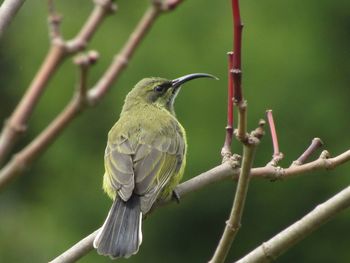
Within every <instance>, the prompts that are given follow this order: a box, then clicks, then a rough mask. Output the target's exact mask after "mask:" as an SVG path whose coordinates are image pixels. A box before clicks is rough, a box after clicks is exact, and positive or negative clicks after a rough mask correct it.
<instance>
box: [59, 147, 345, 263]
mask: <svg viewBox="0 0 350 263" xmlns="http://www.w3.org/2000/svg"><path fill="white" fill-rule="evenodd" d="M347 161H350V150H348V151H346V152H344V153H342V154H340V155H338V156H336V157H334V158H329V159H322V158H319V159H318V160H316V161H313V162H311V163H308V164H303V165H300V166H295V167H289V168H286V169H285V170H283V172H279V170H278V169H277V168H276V167H273V166H265V167H259V168H253V169H251V173H250V176H251V177H257V178H268V179H270V178H279V179H281V178H286V179H287V178H290V177H293V176H296V175H301V174H305V173H308V172H311V171H319V170H322V169H332V168H335V167H337V166H339V165H341V164H343V163H345V162H347ZM240 170H241V169H240V168H238V167H236V166H232V165H231V164H230V162H225V163H223V164H221V165H219V166H216V167H214V168H212V169H210V170H208V171H206V172H204V173H202V174H200V175H197V176H195V177H193V178H192V179H190V180H188V181H186V182H183V183H181V184H179V185H178V186H177V187H176V188H175V190H176V193H177V194H178V195H179V196H180V198H181V199H182V198H184V197H185V196H187V195H188V194H190V193H194V192H196V191H198V190H200V189H202V188H204V187H206V186H209V185H212V184H213V183H216V182H219V181H223V180H227V179H231V180H232V179H235V180H236V179H238V175H239V174H240V172H241V171H240ZM173 201H174V200H173V199H168V200H166V201H164V202H162V203H160V204H157V207H160V206H163V205H166V204H169V203H171V202H173ZM96 234H97V230H96V231H95V232H94V233H92V234H90V235H89V236H87V237H86V238H84V239H82V240H81V241H79V242H78V243H77V244H76V245H74V246H73V247H71V248H70V249H68V250H67V251H66V252H64V253H63V254H62V255H64V257H63V258H61V256H62V255H61V256H59V257H57V258H56V259H54V260H57V261H52V262H54V263H63V262H64V263H68V262H74V261H76V260H77V259H79V258H80V257H82V256H84V255H85V254H87V253H88V252H89V251H90V250H92V242H93V240H94V237H95V235H96ZM85 241H86V242H85ZM77 255H78V257H77ZM66 258H72V259H74V260H73V261H72V260H71V261H63V259H66ZM58 259H61V260H62V261H59V260H58Z"/></svg>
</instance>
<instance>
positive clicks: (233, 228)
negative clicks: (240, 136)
mask: <svg viewBox="0 0 350 263" xmlns="http://www.w3.org/2000/svg"><path fill="white" fill-rule="evenodd" d="M264 124H265V122H264V121H262V122H260V124H259V128H257V129H256V130H255V131H253V132H252V133H251V134H250V136H249V139H248V143H246V144H244V148H243V161H242V168H241V171H240V174H239V178H238V184H237V189H236V194H235V198H234V201H233V205H232V209H231V213H230V217H229V219H228V220H227V221H226V226H225V230H224V233H223V234H222V237H221V239H220V242H219V244H218V246H217V247H216V250H215V253H214V255H213V257H212V259H211V260H210V261H209V263H222V262H224V261H225V259H226V257H227V254H228V252H229V250H230V248H231V245H232V243H233V241H234V239H235V237H236V235H237V233H238V230H239V228H240V227H241V218H242V214H243V208H244V204H245V200H246V196H247V192H248V186H249V180H250V176H249V175H250V170H251V168H252V165H253V161H254V155H255V150H256V146H257V145H258V143H259V142H260V139H261V137H262V136H263V134H264V131H263V126H264Z"/></svg>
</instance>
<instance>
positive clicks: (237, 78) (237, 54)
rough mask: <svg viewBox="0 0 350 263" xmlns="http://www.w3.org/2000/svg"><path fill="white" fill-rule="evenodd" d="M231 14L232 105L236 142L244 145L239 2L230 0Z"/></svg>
mask: <svg viewBox="0 0 350 263" xmlns="http://www.w3.org/2000/svg"><path fill="white" fill-rule="evenodd" d="M232 14H233V35H234V39H233V67H232V70H231V74H232V79H233V87H234V92H233V94H234V103H235V104H236V105H237V108H238V128H237V132H236V136H237V138H238V140H240V141H241V142H243V143H246V141H247V139H248V135H247V120H246V117H247V113H246V111H247V102H246V101H245V100H244V99H243V92H242V65H241V56H242V31H243V30H242V29H243V24H242V21H241V13H240V9H239V0H232Z"/></svg>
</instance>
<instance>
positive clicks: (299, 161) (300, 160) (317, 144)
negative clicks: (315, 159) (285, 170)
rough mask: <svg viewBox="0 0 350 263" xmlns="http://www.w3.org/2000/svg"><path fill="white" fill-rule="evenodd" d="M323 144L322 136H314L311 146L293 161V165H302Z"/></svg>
mask: <svg viewBox="0 0 350 263" xmlns="http://www.w3.org/2000/svg"><path fill="white" fill-rule="evenodd" d="M322 146H323V142H322V141H321V139H320V138H314V139H313V140H312V142H311V144H310V146H309V147H308V148H307V149H306V150H305V152H304V153H303V154H302V155H300V157H299V158H298V159H297V160H296V161H294V162H293V163H292V165H301V164H304V163H305V162H306V161H307V159H309V157H310V156H311V155H312V154H313V153H314V152H315V151H316V150H317V149H319V148H321V147H322Z"/></svg>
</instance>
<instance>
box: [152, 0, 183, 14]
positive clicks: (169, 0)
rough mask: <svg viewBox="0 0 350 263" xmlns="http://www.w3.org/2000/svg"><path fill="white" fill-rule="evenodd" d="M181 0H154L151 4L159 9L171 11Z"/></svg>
mask: <svg viewBox="0 0 350 263" xmlns="http://www.w3.org/2000/svg"><path fill="white" fill-rule="evenodd" d="M181 2H182V0H164V1H162V0H154V1H153V4H154V5H155V6H157V8H159V10H161V11H165V12H166V11H172V10H174V9H175V8H176V7H177V6H178V5H179V4H180V3H181Z"/></svg>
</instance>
